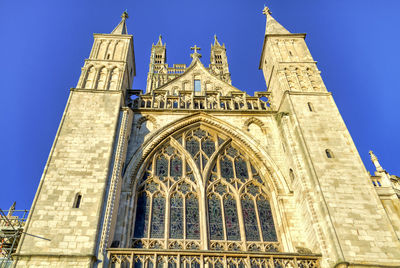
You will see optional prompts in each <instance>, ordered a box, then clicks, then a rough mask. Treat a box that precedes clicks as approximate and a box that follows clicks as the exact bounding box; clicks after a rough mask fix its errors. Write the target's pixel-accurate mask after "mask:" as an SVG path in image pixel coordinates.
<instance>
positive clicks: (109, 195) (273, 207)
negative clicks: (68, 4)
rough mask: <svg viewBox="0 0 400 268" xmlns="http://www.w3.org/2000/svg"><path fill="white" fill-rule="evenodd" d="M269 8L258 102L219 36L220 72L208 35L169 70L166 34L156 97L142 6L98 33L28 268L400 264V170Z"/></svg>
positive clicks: (51, 173) (159, 49)
mask: <svg viewBox="0 0 400 268" xmlns="http://www.w3.org/2000/svg"><path fill="white" fill-rule="evenodd" d="M264 14H265V15H266V17H267V24H266V31H265V35H264V44H263V49H262V53H261V59H260V69H261V70H262V71H263V74H264V77H265V81H266V85H267V87H268V91H262V92H255V94H254V96H250V95H248V94H247V93H246V92H244V91H242V90H240V89H238V88H236V87H234V86H233V85H232V83H231V75H230V72H229V65H228V58H227V50H226V47H225V44H223V45H221V44H220V43H219V41H218V40H217V38H216V36H215V37H214V40H213V41H214V42H213V44H212V45H211V51H210V55H211V56H210V64H209V66H208V67H205V66H204V65H203V63H202V62H201V54H200V48H199V47H197V46H196V45H194V46H193V47H191V50H193V53H192V54H191V55H190V56H191V62H190V64H189V66H186V64H173V66H172V67H170V66H168V64H167V61H166V59H167V57H166V44H165V42H164V43H163V41H162V39H161V36H160V37H159V40H158V42H157V43H156V45H154V44H153V45H152V47H151V51H150V64H149V73H148V76H147V86H146V91H145V92H143V91H142V90H132V89H130V88H131V85H132V78H133V76H134V74H135V60H134V51H133V39H132V36H130V35H128V34H127V31H126V25H125V20H126V18H127V14H126V13H124V14H123V16H122V21H121V23H120V24H119V25H118V26H117V27H116V28H115V29H114V31H113V32H112V33H111V34H95V36H94V39H95V41H94V45H93V49H92V52H91V54H90V57H89V59H88V60H86V62H85V65H84V67H83V68H82V74H81V77H80V79H79V82H78V85H77V88H75V89H72V90H71V94H70V97H69V100H68V103H67V107H66V109H65V113H64V115H63V118H62V121H61V124H60V128H59V131H58V133H57V136H56V139H55V142H54V145H53V148H52V150H51V152H50V156H49V160H48V163H47V165H46V167H45V171H44V173H43V177H42V180H41V182H40V185H39V189H38V192H37V194H36V197H35V200H34V203H33V205H32V210H31V215H30V218H29V220H28V223H27V229H26V233H27V234H26V235H24V236H23V237H22V240H21V241H22V242H21V245H20V246H19V249H18V252H17V254H16V256H15V257H16V259H17V262H16V265H17V266H18V267H37V266H42V267H163V268H167V267H201V268H203V267H207V268H217V267H235V268H242V267H252V268H253V267H258V268H263V267H381V266H382V265H383V266H385V267H399V266H400V242H399V240H398V235H399V234H400V224H399V222H398V220H399V219H400V213H399V212H398V211H397V210H396V208H398V207H400V200H399V199H398V196H400V194H398V195H397V192H398V193H400V190H399V189H400V187H398V188H399V189H397V188H396V189H397V190H396V189H392V188H390V187H392V186H391V184H393V183H397V184H396V185H397V186H398V185H400V179H399V178H398V177H396V176H392V175H389V174H388V173H386V171H384V170H383V168H382V167H381V166H380V165H379V163H378V162H377V158H376V157H375V156H374V157H372V160H373V161H374V163H375V164H376V166H377V172H376V174H375V176H372V177H371V176H370V175H369V174H368V172H367V171H366V169H365V167H364V165H363V163H362V161H361V159H360V156H359V154H358V152H357V149H356V147H355V145H354V143H353V141H352V138H351V136H350V134H349V132H348V130H347V128H346V126H345V124H344V122H343V120H342V117H341V115H340V113H339V111H338V109H337V107H336V105H335V103H334V101H333V98H332V94H331V93H330V92H328V91H327V89H326V87H325V85H324V83H323V81H322V79H321V76H320V72H319V70H318V68H317V66H316V62H315V61H314V60H313V58H312V56H311V53H310V52H309V50H308V48H307V45H306V43H305V34H293V33H290V32H289V31H288V30H286V29H285V28H284V27H283V26H282V25H280V24H279V23H278V22H277V21H276V20H275V19H274V18H273V17H272V16H271V13H270V11H269V10H268V8H265V9H264ZM188 49H189V48H188ZM188 58H189V57H188ZM371 156H372V153H371ZM381 182H382V183H381ZM377 185H379V186H382V187H384V188H385V189H383V188H382V189H376V187H374V186H377ZM397 186H396V187H397ZM389 188H390V189H389ZM28 234H29V235H28Z"/></svg>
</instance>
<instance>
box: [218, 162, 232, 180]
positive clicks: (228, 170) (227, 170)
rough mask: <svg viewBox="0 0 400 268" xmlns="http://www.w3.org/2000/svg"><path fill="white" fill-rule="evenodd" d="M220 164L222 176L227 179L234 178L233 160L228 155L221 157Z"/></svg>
mask: <svg viewBox="0 0 400 268" xmlns="http://www.w3.org/2000/svg"><path fill="white" fill-rule="evenodd" d="M220 166H221V177H223V178H225V179H231V178H233V167H232V161H231V160H230V159H228V158H227V157H223V158H221V160H220Z"/></svg>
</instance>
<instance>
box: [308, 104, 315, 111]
mask: <svg viewBox="0 0 400 268" xmlns="http://www.w3.org/2000/svg"><path fill="white" fill-rule="evenodd" d="M307 105H308V110H310V112H313V111H314V107H313V105H312V103H311V102H308V103H307Z"/></svg>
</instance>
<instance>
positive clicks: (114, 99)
mask: <svg viewBox="0 0 400 268" xmlns="http://www.w3.org/2000/svg"><path fill="white" fill-rule="evenodd" d="M121 98H122V96H121V92H115V91H114V92H104V91H85V90H72V91H71V94H70V97H69V100H68V104H67V107H66V109H65V112H64V116H63V119H62V121H61V124H60V127H59V131H58V133H57V136H56V139H55V141H54V144H53V148H52V150H51V153H50V156H49V159H48V162H47V165H46V167H45V170H44V173H43V176H42V179H41V182H40V186H39V189H38V191H37V193H36V196H35V200H34V203H33V206H32V209H31V214H30V218H29V219H28V225H27V227H26V230H25V231H26V232H27V233H28V234H29V235H24V236H23V237H22V239H21V247H20V250H19V252H18V255H19V256H31V255H32V257H31V258H30V259H29V260H27V259H24V261H22V262H19V263H17V266H18V267H26V266H30V265H31V266H32V267H33V266H35V267H36V265H38V263H39V262H40V261H39V259H45V258H46V257H35V256H37V255H38V254H48V255H49V258H52V257H50V256H52V255H57V256H77V255H82V254H83V255H88V256H93V255H94V254H95V252H94V251H95V246H96V238H97V233H98V231H99V230H98V226H99V221H100V218H101V208H102V204H103V198H104V192H105V188H106V184H107V177H108V172H109V166H110V161H111V157H112V149H113V142H114V135H115V131H116V127H117V123H118V115H119V110H120V105H121ZM77 194H80V195H81V196H82V199H81V202H80V206H79V208H74V202H75V199H76V195H77ZM49 261H50V260H49ZM74 261H76V260H74ZM68 262H69V260H68ZM83 262H85V263H87V262H88V261H87V260H85V261H83ZM43 263H46V262H43ZM42 265H46V264H42ZM60 265H61V264H60ZM71 265H72V264H71ZM50 266H52V265H50ZM37 267H39V266H37ZM47 267H49V266H47Z"/></svg>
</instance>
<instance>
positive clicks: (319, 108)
mask: <svg viewBox="0 0 400 268" xmlns="http://www.w3.org/2000/svg"><path fill="white" fill-rule="evenodd" d="M265 13H266V15H267V27H266V37H265V41H264V48H263V56H262V58H261V62H260V68H262V69H263V72H264V76H265V78H266V81H267V86H268V88H269V91H270V92H271V94H272V96H273V99H272V100H273V102H274V105H275V107H279V108H278V110H277V112H278V113H282V114H283V116H284V117H287V118H288V119H287V120H288V124H289V128H290V129H291V132H292V139H293V140H289V141H285V142H286V143H288V142H292V143H293V145H294V146H295V148H298V151H297V152H296V153H295V154H292V157H293V159H296V158H297V159H302V160H303V161H299V162H298V166H297V167H296V168H298V172H299V176H300V177H301V180H304V182H303V184H304V185H305V186H306V188H305V189H303V190H306V191H309V195H310V196H311V200H310V201H311V202H313V206H314V207H315V211H316V215H315V216H316V217H317V219H318V222H317V226H318V229H320V230H321V235H322V236H321V237H320V238H318V239H320V249H321V252H322V255H323V256H326V260H327V262H328V263H329V264H330V265H334V264H337V263H340V262H343V265H345V264H346V263H347V264H346V265H349V264H350V265H352V264H354V265H355V266H356V265H359V266H363V265H376V266H378V265H384V264H386V265H397V266H398V265H400V245H399V241H398V237H397V236H396V234H395V232H394V226H393V224H391V222H390V219H389V218H388V215H387V214H386V213H385V210H384V208H383V206H382V203H381V202H380V200H379V198H378V196H377V195H376V194H375V190H374V189H373V188H374V187H373V185H372V184H371V183H370V178H369V175H368V173H367V171H366V170H365V167H364V165H363V163H362V161H361V159H360V157H359V155H358V152H357V149H356V147H355V145H354V143H353V141H352V139H351V137H350V134H349V132H348V130H347V128H346V126H345V124H344V122H343V120H342V118H341V116H340V113H339V112H338V110H337V107H336V105H335V103H334V101H333V98H332V95H331V94H330V93H328V92H327V90H326V88H325V86H324V84H323V82H322V80H321V78H320V76H319V71H318V69H317V67H316V65H315V63H314V61H313V60H312V57H311V54H310V53H309V51H308V49H307V46H306V44H305V42H304V37H305V35H301V34H291V33H289V32H288V31H287V30H286V29H284V28H283V27H282V26H281V25H279V23H277V22H276V21H275V20H274V19H273V18H272V17H271V15H270V12H269V11H268V10H267V9H266V10H265ZM293 145H292V146H293ZM293 161H294V160H293ZM392 213H393V212H392ZM393 214H394V215H396V212H395V213H393ZM394 218H395V219H396V220H397V219H398V216H396V217H394ZM396 225H398V223H396Z"/></svg>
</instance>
